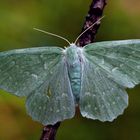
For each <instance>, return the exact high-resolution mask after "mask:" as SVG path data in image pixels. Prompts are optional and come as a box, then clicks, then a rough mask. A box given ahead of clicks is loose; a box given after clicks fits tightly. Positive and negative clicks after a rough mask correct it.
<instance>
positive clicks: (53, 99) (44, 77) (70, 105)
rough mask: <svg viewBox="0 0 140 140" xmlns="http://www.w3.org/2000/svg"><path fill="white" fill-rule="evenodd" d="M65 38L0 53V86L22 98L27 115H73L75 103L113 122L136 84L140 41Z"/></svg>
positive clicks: (53, 118) (50, 120) (45, 118)
mask: <svg viewBox="0 0 140 140" xmlns="http://www.w3.org/2000/svg"><path fill="white" fill-rule="evenodd" d="M60 38H62V37H60ZM65 40H66V39H65ZM66 41H67V40H66ZM67 42H68V43H69V46H68V47H67V48H65V49H63V48H61V47H57V46H56V47H55V46H54V47H52V46H51V47H48V46H47V47H38V48H26V49H16V50H10V51H5V52H0V89H3V90H5V91H7V92H9V93H11V94H14V95H16V96H19V97H27V100H26V109H27V112H28V114H29V115H30V116H31V117H32V118H33V119H34V120H36V121H39V122H41V123H42V124H44V125H48V124H55V123H56V122H58V121H63V120H65V119H69V118H72V117H74V115H75V107H76V106H79V108H80V112H81V114H82V116H83V117H86V118H90V119H97V120H100V121H102V122H104V121H113V120H114V119H115V118H116V117H117V116H118V115H120V114H122V113H123V111H124V109H125V108H126V107H127V106H128V95H127V93H126V91H125V89H126V88H133V87H134V86H135V85H137V84H139V83H140V40H139V39H132V40H120V41H104V42H97V43H91V44H88V45H86V46H84V47H83V48H82V47H79V46H77V45H76V43H72V44H71V43H70V42H69V41H67Z"/></svg>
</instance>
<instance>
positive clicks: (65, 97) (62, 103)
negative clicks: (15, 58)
mask: <svg viewBox="0 0 140 140" xmlns="http://www.w3.org/2000/svg"><path fill="white" fill-rule="evenodd" d="M26 108H27V111H28V113H29V115H30V116H32V118H33V119H34V120H37V121H39V122H41V123H42V124H44V125H48V124H55V123H56V122H59V121H63V120H65V119H68V118H72V117H73V116H74V114H75V103H74V97H73V94H72V90H71V85H70V81H69V77H68V71H67V66H66V62H65V60H61V61H60V62H59V63H58V64H57V65H55V66H54V67H53V73H52V78H51V81H50V83H49V82H48V81H47V80H46V82H45V83H44V84H42V85H41V86H40V87H39V88H38V89H37V90H36V91H34V92H33V93H32V94H31V95H30V96H29V97H28V98H27V102H26Z"/></svg>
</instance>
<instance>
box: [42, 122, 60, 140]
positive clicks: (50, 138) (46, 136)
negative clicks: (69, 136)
mask: <svg viewBox="0 0 140 140" xmlns="http://www.w3.org/2000/svg"><path fill="white" fill-rule="evenodd" d="M59 126H60V122H57V123H56V124H55V125H47V126H45V127H44V129H43V133H42V136H41V138H40V140H55V136H56V132H57V129H58V128H59Z"/></svg>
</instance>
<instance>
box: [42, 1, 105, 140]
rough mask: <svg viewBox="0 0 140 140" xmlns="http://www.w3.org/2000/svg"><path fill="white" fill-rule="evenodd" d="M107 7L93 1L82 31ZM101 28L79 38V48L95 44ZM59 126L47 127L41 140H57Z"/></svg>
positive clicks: (94, 28)
mask: <svg viewBox="0 0 140 140" xmlns="http://www.w3.org/2000/svg"><path fill="white" fill-rule="evenodd" d="M105 5H106V0H94V1H92V3H91V6H90V9H89V12H88V15H87V16H86V20H85V23H84V26H83V29H82V31H84V30H85V29H86V28H88V27H89V26H90V25H92V24H93V23H95V22H96V21H97V20H99V19H100V18H101V16H102V14H103V10H104V7H105ZM99 27H100V22H98V23H97V24H95V26H94V27H93V28H91V29H90V30H89V31H87V32H86V33H85V34H83V35H82V36H81V37H80V38H79V40H78V43H77V44H78V45H79V46H84V45H86V44H88V43H91V42H94V39H95V35H96V33H97V31H98V28H99ZM59 126H60V122H58V123H56V124H55V125H48V126H45V127H44V129H43V133H42V136H41V139H40V140H55V136H56V132H57V130H58V128H59Z"/></svg>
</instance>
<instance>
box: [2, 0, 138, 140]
mask: <svg viewBox="0 0 140 140" xmlns="http://www.w3.org/2000/svg"><path fill="white" fill-rule="evenodd" d="M90 3H91V0H75V1H72V0H57V1H56V0H5V1H1V2H0V51H4V50H10V49H15V48H26V47H35V46H44V45H58V46H64V45H67V44H66V42H64V41H62V40H60V39H57V38H54V37H50V36H47V35H45V34H42V33H40V32H37V31H34V30H33V27H37V28H41V29H44V30H47V31H51V32H53V33H56V34H59V35H62V36H65V37H66V38H68V39H69V40H70V41H74V40H75V38H76V37H77V35H78V34H79V32H80V31H81V27H82V25H83V22H84V18H85V15H86V14H87V11H88V9H89V5H90ZM104 15H106V17H105V18H104V19H103V20H102V25H101V27H100V30H99V32H98V35H97V38H96V41H102V40H118V39H132V38H133V39H134V38H140V0H116V1H115V0H108V5H107V6H106V8H105V11H104ZM139 92H140V86H137V87H135V88H134V89H131V90H128V93H129V97H130V98H129V107H128V108H127V109H126V110H125V113H124V114H123V115H122V116H119V117H118V118H117V119H116V120H115V121H114V122H112V123H108V122H106V123H102V122H99V121H93V120H88V119H85V118H82V117H81V115H80V114H79V113H77V114H76V116H75V117H74V118H73V119H71V120H66V121H64V122H63V123H62V124H61V126H60V128H59V130H58V133H57V140H66V139H67V140H85V139H88V140H126V139H127V140H140V94H139ZM24 104H25V99H19V98H17V97H15V96H12V95H10V94H8V93H6V92H4V91H2V90H1V91H0V140H38V139H39V138H40V135H41V133H42V132H41V130H42V125H41V124H39V123H37V122H34V121H32V119H31V118H30V117H29V116H28V115H27V114H26V110H25V106H24Z"/></svg>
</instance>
